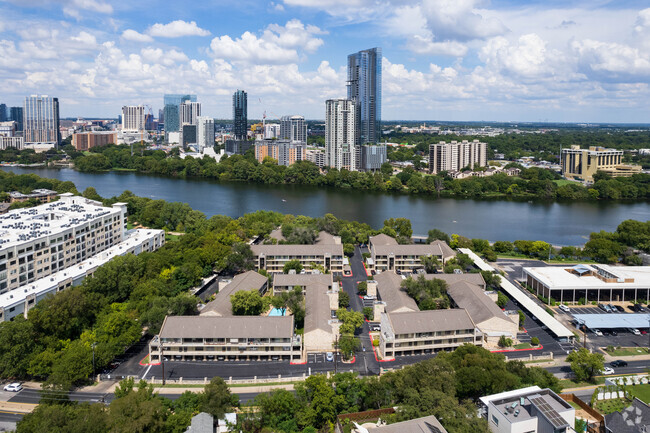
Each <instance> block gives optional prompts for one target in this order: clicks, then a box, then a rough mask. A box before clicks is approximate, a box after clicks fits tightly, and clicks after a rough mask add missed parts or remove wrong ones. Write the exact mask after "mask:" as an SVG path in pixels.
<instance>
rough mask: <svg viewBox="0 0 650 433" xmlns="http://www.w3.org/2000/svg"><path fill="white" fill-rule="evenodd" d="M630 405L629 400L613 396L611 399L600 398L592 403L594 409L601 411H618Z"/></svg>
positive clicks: (605, 412)
mask: <svg viewBox="0 0 650 433" xmlns="http://www.w3.org/2000/svg"><path fill="white" fill-rule="evenodd" d="M629 405H630V401H629V400H627V399H624V398H613V399H611V400H601V401H596V402H595V403H594V406H595V409H596V410H597V411H598V412H600V413H602V414H608V413H612V412H620V411H622V410H623V409H625V408H626V407H628V406H629Z"/></svg>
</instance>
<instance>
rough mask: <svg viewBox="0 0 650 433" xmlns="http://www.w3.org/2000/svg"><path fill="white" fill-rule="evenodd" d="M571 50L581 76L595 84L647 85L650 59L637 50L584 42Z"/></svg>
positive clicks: (592, 41)
mask: <svg viewBox="0 0 650 433" xmlns="http://www.w3.org/2000/svg"><path fill="white" fill-rule="evenodd" d="M571 48H572V49H573V51H574V52H575V54H576V55H577V56H578V64H579V65H580V70H581V72H584V73H585V74H586V75H588V76H590V77H591V78H593V79H596V80H604V81H610V80H611V81H632V82H638V81H648V80H650V56H649V55H648V53H647V52H642V51H641V50H639V49H638V48H634V47H631V46H629V45H624V44H618V43H607V42H600V41H594V40H591V39H585V40H583V41H574V42H573V43H572V44H571Z"/></svg>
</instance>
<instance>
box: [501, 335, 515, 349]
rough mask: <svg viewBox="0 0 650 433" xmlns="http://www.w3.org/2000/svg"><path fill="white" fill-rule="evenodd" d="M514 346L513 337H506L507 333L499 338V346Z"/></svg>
mask: <svg viewBox="0 0 650 433" xmlns="http://www.w3.org/2000/svg"><path fill="white" fill-rule="evenodd" d="M510 346H512V339H510V338H506V336H505V335H502V336H501V337H500V338H499V347H510Z"/></svg>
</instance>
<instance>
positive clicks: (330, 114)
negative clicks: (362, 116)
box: [325, 99, 357, 170]
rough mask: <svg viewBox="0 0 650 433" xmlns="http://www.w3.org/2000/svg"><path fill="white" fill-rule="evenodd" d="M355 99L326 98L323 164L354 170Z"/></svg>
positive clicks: (355, 156)
mask: <svg viewBox="0 0 650 433" xmlns="http://www.w3.org/2000/svg"><path fill="white" fill-rule="evenodd" d="M356 109H357V105H356V102H355V101H351V100H349V99H328V100H327V101H326V102H325V165H327V166H329V167H332V168H337V169H339V170H340V169H342V168H346V169H348V170H356V167H357V162H356V159H357V155H356V153H357V152H356V148H355V144H354V143H355V137H356V136H357V132H356V127H355V126H356V121H355V118H356Z"/></svg>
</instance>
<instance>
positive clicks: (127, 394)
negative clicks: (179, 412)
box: [108, 380, 168, 433]
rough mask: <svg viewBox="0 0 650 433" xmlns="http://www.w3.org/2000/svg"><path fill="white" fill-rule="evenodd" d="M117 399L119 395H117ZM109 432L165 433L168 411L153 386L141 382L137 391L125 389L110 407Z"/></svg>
mask: <svg viewBox="0 0 650 433" xmlns="http://www.w3.org/2000/svg"><path fill="white" fill-rule="evenodd" d="M116 397H117V394H116ZM108 414H109V421H108V424H109V431H110V432H111V433H112V432H116V433H127V432H137V433H145V432H147V433H148V432H152V433H158V432H160V433H163V432H165V430H166V427H165V421H166V419H167V415H168V411H167V410H166V409H165V407H164V405H163V401H162V399H160V398H159V397H158V395H157V394H154V392H153V385H148V384H147V382H145V381H144V380H141V381H140V383H139V384H138V387H137V389H135V390H134V389H133V388H132V384H131V387H129V386H128V385H127V386H126V387H125V389H124V390H123V392H122V393H121V396H120V397H117V398H116V399H115V400H113V401H112V402H111V404H110V405H109V407H108Z"/></svg>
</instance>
